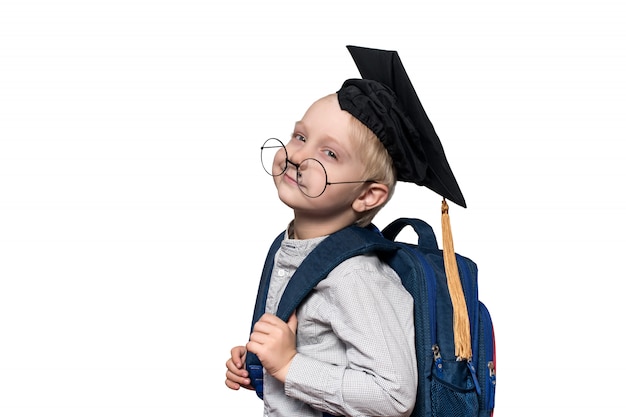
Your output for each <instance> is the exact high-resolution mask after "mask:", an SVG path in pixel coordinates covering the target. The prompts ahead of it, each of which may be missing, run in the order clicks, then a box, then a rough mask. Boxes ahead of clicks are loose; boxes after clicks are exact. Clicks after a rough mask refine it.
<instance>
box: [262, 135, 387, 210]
mask: <svg viewBox="0 0 626 417" xmlns="http://www.w3.org/2000/svg"><path fill="white" fill-rule="evenodd" d="M261 164H262V165H263V169H264V170H265V172H267V173H268V174H270V175H271V176H273V177H277V176H279V175H282V174H284V173H285V171H287V168H288V167H289V165H292V166H293V167H294V168H295V169H296V176H295V180H296V183H297V184H298V188H299V189H300V191H301V192H302V194H304V195H306V196H307V197H309V198H316V197H319V196H321V195H322V194H323V193H324V191H326V187H327V186H329V185H333V184H363V183H366V182H376V181H374V180H360V181H339V182H329V181H328V174H327V173H326V168H324V165H322V163H321V162H320V161H318V160H317V159H315V158H307V159H304V160H303V161H302V162H300V163H299V164H296V163H295V162H293V161H290V160H289V156H288V155H287V149H286V148H285V145H284V144H283V143H282V142H281V141H280V140H279V139H276V138H270V139H268V140H266V141H265V143H263V146H261Z"/></svg>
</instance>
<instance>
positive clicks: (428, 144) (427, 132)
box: [337, 46, 467, 207]
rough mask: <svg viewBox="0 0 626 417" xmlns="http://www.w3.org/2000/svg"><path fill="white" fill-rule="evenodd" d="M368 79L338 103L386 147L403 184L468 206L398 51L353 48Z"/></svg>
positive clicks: (345, 91)
mask: <svg viewBox="0 0 626 417" xmlns="http://www.w3.org/2000/svg"><path fill="white" fill-rule="evenodd" d="M347 48H348V50H349V51H350V54H351V55H352V58H353V59H354V62H355V63H356V66H357V68H358V69H359V72H360V73H361V76H362V77H363V79H349V80H347V81H345V82H344V84H343V86H342V87H341V89H340V90H339V91H338V92H337V94H338V97H339V105H340V106H341V108H342V109H343V110H346V111H347V112H349V113H350V114H352V115H353V116H354V117H356V118H357V119H358V120H360V121H361V122H362V123H363V124H365V125H366V126H367V127H368V128H370V129H371V130H372V131H373V132H374V133H375V134H376V136H377V137H378V138H379V139H380V141H381V142H382V143H383V145H384V146H385V148H386V149H387V151H388V152H389V154H390V155H391V158H392V159H393V162H394V165H395V168H396V172H397V177H398V181H404V182H412V183H415V184H417V185H423V186H425V187H428V188H430V189H431V190H433V191H435V192H436V193H437V194H439V195H441V196H442V197H444V198H447V199H449V200H450V201H453V202H454V203H456V204H458V205H460V206H462V207H467V206H466V204H465V199H464V198H463V194H462V193H461V189H460V188H459V185H458V184H457V182H456V179H455V178H454V175H453V174H452V170H451V169H450V165H449V164H448V160H447V159H446V155H445V153H444V151H443V146H442V145H441V142H440V141H439V137H438V136H437V133H436V132H435V129H434V127H433V125H432V123H431V122H430V120H429V119H428V116H427V115H426V112H425V111H424V108H423V107H422V104H421V102H420V100H419V98H418V97H417V94H416V92H415V89H414V88H413V85H412V84H411V80H410V79H409V76H408V75H407V73H406V71H405V69H404V66H403V65H402V62H401V61H400V56H399V55H398V53H397V52H396V51H385V50H380V49H371V48H363V47H358V46H348V47H347Z"/></svg>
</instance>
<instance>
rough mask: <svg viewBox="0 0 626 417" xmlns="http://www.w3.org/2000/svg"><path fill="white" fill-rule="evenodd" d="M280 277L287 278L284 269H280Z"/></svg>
mask: <svg viewBox="0 0 626 417" xmlns="http://www.w3.org/2000/svg"><path fill="white" fill-rule="evenodd" d="M278 276H279V277H284V276H285V270H284V269H279V270H278Z"/></svg>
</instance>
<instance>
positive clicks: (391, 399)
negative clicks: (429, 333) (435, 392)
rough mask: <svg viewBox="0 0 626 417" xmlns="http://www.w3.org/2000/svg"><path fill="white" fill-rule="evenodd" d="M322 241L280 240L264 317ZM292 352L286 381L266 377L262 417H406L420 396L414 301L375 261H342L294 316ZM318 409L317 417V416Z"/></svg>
mask: <svg viewBox="0 0 626 417" xmlns="http://www.w3.org/2000/svg"><path fill="white" fill-rule="evenodd" d="M323 239H324V237H321V238H316V239H309V240H294V239H285V240H284V241H283V242H282V244H281V247H280V249H279V250H278V252H277V253H276V257H275V261H274V269H273V271H272V277H271V281H270V287H269V292H268V298H267V304H266V312H268V313H275V312H276V308H277V307H278V301H279V300H280V296H281V295H282V293H283V290H284V288H285V286H286V285H287V283H288V281H289V279H290V278H291V277H292V276H293V274H294V272H295V270H296V268H297V267H298V266H299V265H300V263H301V262H302V261H303V260H304V258H305V257H306V256H307V255H308V254H309V253H310V252H311V251H312V250H313V248H315V246H317V244H318V243H319V242H321V241H322V240H323ZM296 314H297V318H298V329H297V335H296V343H297V352H298V353H297V354H296V356H295V357H294V359H293V361H292V363H291V366H290V368H289V371H288V374H287V379H286V381H285V383H284V384H283V383H281V382H280V381H278V380H276V379H275V378H273V377H272V376H271V375H269V374H265V375H264V382H263V385H264V415H265V416H266V417H309V416H310V417H319V416H321V414H322V411H324V412H328V413H331V414H334V415H342V416H355V417H356V416H386V417H394V416H408V415H410V412H411V410H412V409H413V406H414V404H415V399H416V394H417V363H416V357H415V336H414V321H413V299H412V297H411V295H410V294H409V293H408V292H407V291H406V290H405V289H404V287H403V286H402V283H401V282H400V279H399V277H398V276H397V274H396V273H395V272H394V271H393V270H392V269H391V268H390V267H389V266H388V265H386V264H384V263H383V262H381V261H380V260H379V259H378V258H377V257H376V256H375V255H364V256H357V257H354V258H351V259H348V260H346V261H345V262H343V263H342V264H341V265H339V266H338V267H337V268H335V269H334V270H333V271H332V272H331V273H330V274H329V275H328V277H327V278H326V279H324V280H322V281H321V282H320V283H319V284H318V285H317V286H316V287H315V288H314V290H313V292H312V293H311V295H310V296H309V297H308V298H307V299H306V300H305V301H304V302H303V304H302V305H301V306H300V307H299V308H298V310H297V313H296ZM320 410H321V411H320Z"/></svg>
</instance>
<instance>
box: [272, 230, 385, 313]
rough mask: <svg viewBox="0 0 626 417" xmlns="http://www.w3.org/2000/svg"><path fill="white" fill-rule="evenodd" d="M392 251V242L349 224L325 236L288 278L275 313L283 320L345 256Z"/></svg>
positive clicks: (375, 232)
mask: <svg viewBox="0 0 626 417" xmlns="http://www.w3.org/2000/svg"><path fill="white" fill-rule="evenodd" d="M395 250H397V247H396V245H395V244H394V243H393V242H391V241H389V240H387V239H385V238H384V237H383V236H382V235H380V233H378V232H377V231H376V230H375V229H373V228H363V227H359V226H349V227H346V228H344V229H342V230H340V231H338V232H335V233H333V234H331V235H329V236H328V237H327V238H326V239H324V240H323V241H322V242H320V244H319V245H317V247H316V248H315V249H314V250H313V251H312V252H311V253H310V254H309V255H308V256H307V257H306V258H305V259H304V261H303V262H302V264H300V266H299V267H298V269H297V270H296V272H295V273H294V275H293V277H291V279H290V280H289V283H288V284H287V287H286V288H285V291H284V293H283V295H282V298H281V299H280V302H279V304H278V309H277V311H276V315H277V316H278V317H279V318H281V319H282V320H284V321H287V320H288V319H289V316H290V315H291V313H293V312H294V311H295V309H296V308H297V307H298V305H300V303H301V302H302V300H304V298H305V297H306V296H307V295H308V293H309V292H310V291H311V290H312V289H313V288H314V287H315V286H316V285H317V284H318V283H319V282H320V281H321V280H323V279H324V278H326V276H328V274H329V273H330V272H331V271H332V270H333V269H334V268H335V267H336V266H337V265H339V264H340V263H342V262H343V261H345V260H346V259H349V258H352V257H354V256H357V255H362V254H365V253H370V252H378V253H380V252H392V251H395Z"/></svg>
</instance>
